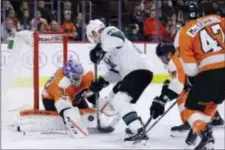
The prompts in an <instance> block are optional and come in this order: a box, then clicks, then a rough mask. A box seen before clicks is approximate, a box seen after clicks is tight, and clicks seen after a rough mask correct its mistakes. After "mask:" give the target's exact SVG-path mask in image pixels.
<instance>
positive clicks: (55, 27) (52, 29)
mask: <svg viewBox="0 0 225 150" xmlns="http://www.w3.org/2000/svg"><path fill="white" fill-rule="evenodd" d="M50 32H62V30H61V29H60V25H59V24H58V22H57V21H56V20H52V21H51V24H50Z"/></svg>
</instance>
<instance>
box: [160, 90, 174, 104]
mask: <svg viewBox="0 0 225 150" xmlns="http://www.w3.org/2000/svg"><path fill="white" fill-rule="evenodd" d="M159 97H160V98H161V99H164V100H165V101H166V102H168V101H172V100H173V99H175V98H177V97H178V94H177V93H176V92H174V91H172V90H170V89H168V88H167V89H165V90H164V92H162V94H161V95H160V96H159Z"/></svg>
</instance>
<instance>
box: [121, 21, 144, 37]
mask: <svg viewBox="0 0 225 150" xmlns="http://www.w3.org/2000/svg"><path fill="white" fill-rule="evenodd" d="M125 34H126V36H127V38H128V39H129V40H131V41H140V40H143V38H142V36H141V35H142V34H140V28H139V26H138V24H131V25H130V26H128V27H127V28H126V29H125Z"/></svg>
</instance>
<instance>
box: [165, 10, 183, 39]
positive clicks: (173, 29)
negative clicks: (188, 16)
mask: <svg viewBox="0 0 225 150" xmlns="http://www.w3.org/2000/svg"><path fill="white" fill-rule="evenodd" d="M180 27H181V24H179V23H178V22H177V16H176V14H173V15H172V16H171V17H170V19H169V20H168V22H167V24H166V31H167V33H168V34H169V37H168V40H171V41H172V40H174V38H175V35H176V33H177V31H178V30H179V29H180Z"/></svg>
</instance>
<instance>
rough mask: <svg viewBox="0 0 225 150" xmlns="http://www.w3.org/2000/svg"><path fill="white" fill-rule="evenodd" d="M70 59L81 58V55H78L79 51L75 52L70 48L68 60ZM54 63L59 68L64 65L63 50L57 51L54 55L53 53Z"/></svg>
mask: <svg viewBox="0 0 225 150" xmlns="http://www.w3.org/2000/svg"><path fill="white" fill-rule="evenodd" d="M69 59H75V60H79V56H78V55H77V53H75V52H74V51H72V50H68V60H69ZM52 61H53V64H54V65H55V66H56V67H57V68H58V67H62V66H63V51H62V50H60V51H57V52H56V53H55V54H54V55H53V59H52Z"/></svg>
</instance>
